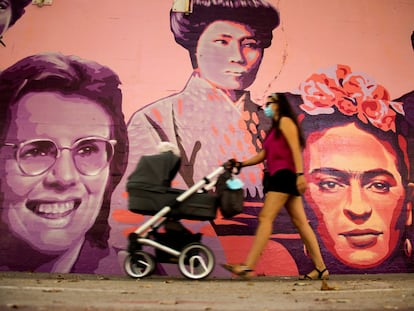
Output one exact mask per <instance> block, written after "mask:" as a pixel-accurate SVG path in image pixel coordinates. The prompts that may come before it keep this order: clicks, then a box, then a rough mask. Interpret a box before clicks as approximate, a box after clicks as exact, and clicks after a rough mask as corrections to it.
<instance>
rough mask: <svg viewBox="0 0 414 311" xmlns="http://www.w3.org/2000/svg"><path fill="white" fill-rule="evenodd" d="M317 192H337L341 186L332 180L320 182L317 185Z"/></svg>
mask: <svg viewBox="0 0 414 311" xmlns="http://www.w3.org/2000/svg"><path fill="white" fill-rule="evenodd" d="M318 186H319V190H321V191H323V192H337V191H339V190H340V188H343V185H341V184H340V183H338V182H336V181H333V180H326V181H321V182H319V183H318Z"/></svg>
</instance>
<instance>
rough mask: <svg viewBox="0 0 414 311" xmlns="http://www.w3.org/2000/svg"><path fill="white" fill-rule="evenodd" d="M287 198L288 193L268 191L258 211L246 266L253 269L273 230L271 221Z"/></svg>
mask: <svg viewBox="0 0 414 311" xmlns="http://www.w3.org/2000/svg"><path fill="white" fill-rule="evenodd" d="M288 198H289V195H288V194H285V193H280V192H273V191H271V192H268V193H267V194H266V197H265V201H264V205H263V207H262V210H261V211H260V213H259V216H258V220H259V225H258V226H257V229H256V234H255V237H254V240H253V245H252V247H251V249H250V251H249V253H248V255H247V258H246V260H245V262H244V264H245V265H246V266H248V267H249V268H251V269H252V270H254V268H255V266H256V263H257V261H258V260H259V258H260V255H261V254H262V251H263V249H264V248H265V246H266V244H267V242H268V240H269V238H270V235H271V234H272V230H273V221H274V220H275V218H276V216H277V214H278V213H279V211H280V210H281V209H282V207H283V206H284V205H285V203H286V202H287V200H288Z"/></svg>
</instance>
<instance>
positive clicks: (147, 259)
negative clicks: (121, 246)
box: [124, 251, 155, 278]
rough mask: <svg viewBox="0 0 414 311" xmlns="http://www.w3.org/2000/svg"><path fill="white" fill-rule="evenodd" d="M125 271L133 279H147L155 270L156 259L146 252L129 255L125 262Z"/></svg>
mask: <svg viewBox="0 0 414 311" xmlns="http://www.w3.org/2000/svg"><path fill="white" fill-rule="evenodd" d="M124 270H125V272H126V273H127V274H128V275H129V276H130V277H132V278H143V277H146V276H147V275H150V274H152V273H153V272H154V270H155V258H154V256H153V255H151V254H149V253H147V252H144V251H137V252H135V253H134V254H129V255H128V256H127V257H126V258H125V261H124Z"/></svg>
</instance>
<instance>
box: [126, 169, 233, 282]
mask: <svg viewBox="0 0 414 311" xmlns="http://www.w3.org/2000/svg"><path fill="white" fill-rule="evenodd" d="M225 170H226V168H225V167H224V165H223V166H220V167H218V168H217V169H215V170H214V171H213V172H211V173H210V174H208V175H207V176H205V177H204V178H203V179H201V180H200V181H198V182H197V183H195V184H194V185H193V186H191V187H190V188H189V189H188V190H186V191H184V192H183V193H181V194H180V195H178V196H177V197H176V199H175V201H176V202H175V204H177V205H178V204H180V203H181V202H184V201H185V200H186V199H188V198H189V197H190V196H192V195H193V194H196V193H197V192H198V191H199V190H202V191H204V192H207V191H208V190H211V189H212V188H213V187H214V185H215V184H216V181H217V180H216V177H217V176H219V175H220V174H222V173H224V172H225ZM173 205H174V204H170V205H165V206H164V207H162V208H161V209H160V210H159V211H158V212H157V213H155V214H154V215H153V216H152V217H150V218H149V219H148V220H147V221H145V222H144V223H143V224H142V225H141V226H140V227H138V228H137V230H135V231H134V232H133V233H131V234H130V235H129V236H128V239H129V245H128V253H129V254H128V256H127V257H126V258H125V261H124V270H125V272H126V273H127V274H128V275H129V276H130V277H133V278H143V277H146V276H148V275H150V274H152V273H153V272H154V271H155V268H156V262H157V259H158V258H156V257H155V256H154V255H152V254H151V253H149V252H146V251H145V250H143V249H142V248H143V246H148V247H151V248H153V249H155V251H156V253H158V252H161V253H164V254H168V255H169V256H170V259H171V260H170V261H167V262H168V263H174V262H176V263H178V268H179V270H180V272H181V274H182V275H184V276H185V277H186V278H188V279H193V280H197V279H203V278H205V277H207V276H208V275H210V273H211V272H212V271H213V269H214V266H215V258H214V254H213V252H212V251H211V249H210V248H209V247H207V246H206V245H204V244H202V243H201V233H197V234H191V233H190V232H189V231H188V230H187V229H185V227H183V228H184V230H186V231H183V235H182V239H179V240H181V241H180V243H178V245H177V243H173V244H175V245H165V244H163V243H162V241H160V240H159V239H158V238H157V237H159V235H160V233H158V229H159V228H161V226H163V225H164V224H165V223H166V222H167V221H169V219H171V216H170V215H171V212H172V211H173V209H174V206H173ZM138 213H139V212H138ZM172 219H174V220H179V219H186V217H183V218H180V217H173V218H172ZM165 235H168V232H167V233H165ZM186 239H187V240H186ZM157 257H158V255H157Z"/></svg>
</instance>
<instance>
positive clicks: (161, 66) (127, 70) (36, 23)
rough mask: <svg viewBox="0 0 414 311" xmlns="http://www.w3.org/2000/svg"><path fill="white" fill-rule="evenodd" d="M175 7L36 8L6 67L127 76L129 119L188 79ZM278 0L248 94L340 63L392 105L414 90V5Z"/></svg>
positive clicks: (162, 2)
mask: <svg viewBox="0 0 414 311" xmlns="http://www.w3.org/2000/svg"><path fill="white" fill-rule="evenodd" d="M171 2H172V1H168V0H153V1H145V3H144V2H141V1H135V0H124V1H122V4H123V5H114V4H113V2H111V1H107V0H102V1H100V3H99V5H96V3H94V2H93V1H82V0H71V1H68V0H66V1H65V0H55V1H54V3H53V5H52V6H44V7H42V8H38V7H37V6H35V5H30V6H29V7H28V8H27V13H26V14H25V15H24V17H23V18H22V19H20V20H19V21H18V22H17V23H16V24H15V25H14V26H13V27H12V28H11V29H10V30H9V31H8V32H7V33H6V35H5V36H4V41H5V42H6V44H7V48H2V49H0V68H5V67H7V66H9V65H11V64H12V63H14V62H15V61H17V60H19V59H21V58H22V57H24V56H27V55H30V54H34V53H38V52H45V51H60V52H62V53H64V54H74V55H78V56H81V57H83V58H87V59H93V60H96V61H98V62H100V63H102V64H105V65H108V66H109V67H111V68H112V69H113V70H114V71H115V72H117V73H118V74H119V76H120V77H121V80H122V83H123V87H122V88H123V90H124V98H125V100H124V107H125V115H126V118H129V116H130V115H131V114H132V112H134V111H135V110H136V109H137V108H139V107H141V106H142V105H145V104H147V103H150V102H153V101H155V100H156V99H158V98H161V97H164V96H167V95H169V94H171V93H173V92H174V91H178V90H181V89H182V87H183V84H184V83H185V81H186V80H187V78H188V75H189V73H190V72H191V64H190V62H189V58H188V55H187V51H186V50H184V49H183V48H182V47H180V46H179V45H177V44H176V43H175V41H174V38H173V36H172V33H171V32H170V30H169V17H168V16H169V9H170V6H171ZM271 2H272V3H274V4H275V6H276V7H277V8H279V10H280V12H281V13H280V14H281V21H282V24H281V26H280V27H278V28H277V29H276V30H275V32H274V40H273V44H272V46H271V47H270V48H269V49H267V50H266V51H265V57H264V60H263V64H262V66H261V69H260V72H259V75H258V77H257V79H256V82H255V84H254V85H253V86H252V87H251V90H252V91H253V94H254V97H255V98H257V99H259V100H262V99H263V94H264V92H266V91H268V90H280V91H294V90H295V89H296V88H297V87H298V85H299V83H300V82H301V81H302V80H303V79H305V78H306V77H307V76H308V75H309V74H310V73H312V72H315V71H316V70H318V69H319V68H324V67H327V66H331V65H335V64H337V63H341V64H346V65H349V66H350V67H351V68H353V70H355V71H361V72H365V73H367V74H369V75H371V76H372V77H375V80H376V81H377V82H378V83H381V84H382V85H384V86H386V87H387V89H388V90H389V91H390V93H391V98H397V97H399V96H400V95H402V94H405V93H407V92H408V91H410V90H412V89H413V85H414V55H413V50H412V48H411V46H410V36H411V33H412V31H413V30H414V29H413V25H412V21H413V20H414V3H413V2H412V1H404V0H394V1H389V0H365V1H359V0H350V1H346V2H344V1H341V0H333V1H327V0H316V1H307V0H285V1H283V0H279V1H271ZM171 60H173V61H171ZM169 72H174V74H173V75H172V74H166V73H169ZM275 77H276V78H275Z"/></svg>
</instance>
